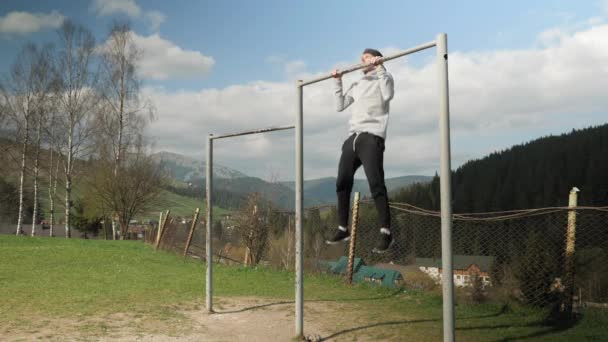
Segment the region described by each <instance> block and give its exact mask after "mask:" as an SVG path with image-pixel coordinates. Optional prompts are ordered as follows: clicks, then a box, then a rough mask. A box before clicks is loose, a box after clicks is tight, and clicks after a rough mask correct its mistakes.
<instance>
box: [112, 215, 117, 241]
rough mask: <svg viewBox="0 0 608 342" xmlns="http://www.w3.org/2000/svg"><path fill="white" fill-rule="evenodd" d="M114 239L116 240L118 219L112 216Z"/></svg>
mask: <svg viewBox="0 0 608 342" xmlns="http://www.w3.org/2000/svg"><path fill="white" fill-rule="evenodd" d="M112 240H116V220H115V219H114V218H112Z"/></svg>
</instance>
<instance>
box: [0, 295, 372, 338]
mask: <svg viewBox="0 0 608 342" xmlns="http://www.w3.org/2000/svg"><path fill="white" fill-rule="evenodd" d="M349 305H350V304H341V303H333V302H314V303H306V305H305V333H306V335H307V336H310V337H311V338H313V339H312V340H313V341H314V340H323V341H326V340H331V341H341V340H342V341H352V340H354V339H356V340H357V341H366V340H367V339H366V338H365V336H357V337H355V336H354V335H351V334H350V333H349V329H348V326H341V325H343V324H344V321H343V316H342V317H340V315H339V313H341V312H348V311H350V310H349V308H348V306H349ZM214 306H215V310H216V313H215V314H212V315H209V314H208V313H207V312H206V310H205V308H204V306H203V305H201V304H197V305H192V306H191V307H190V308H186V309H184V308H183V307H178V306H174V307H169V308H166V310H165V311H166V312H163V313H155V314H153V315H146V314H141V313H140V314H133V313H120V314H112V315H110V316H106V317H83V318H78V319H42V320H36V322H32V321H29V322H28V323H26V322H24V324H19V325H17V324H13V325H11V326H10V327H5V328H0V336H1V338H0V339H1V340H2V341H36V340H38V341H39V340H44V341H121V342H126V341H158V342H160V341H184V342H185V341H294V339H293V336H294V331H295V330H294V329H295V327H294V312H293V310H294V304H293V302H287V301H280V300H271V299H260V298H253V297H248V298H243V297H238V298H222V299H217V300H216V302H215V304H214ZM351 309H352V308H351ZM347 310H348V311H347ZM337 314H338V316H336V315H337ZM337 322H340V323H341V324H336V323H337Z"/></svg>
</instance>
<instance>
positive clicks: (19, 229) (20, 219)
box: [16, 118, 30, 235]
mask: <svg viewBox="0 0 608 342" xmlns="http://www.w3.org/2000/svg"><path fill="white" fill-rule="evenodd" d="M29 130H30V127H29V118H26V119H25V136H24V137H23V146H22V148H21V171H20V174H19V217H17V231H16V235H21V233H22V232H23V227H22V226H23V183H24V181H25V159H26V155H27V144H28V143H29V139H30V134H29Z"/></svg>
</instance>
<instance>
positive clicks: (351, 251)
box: [346, 192, 360, 285]
mask: <svg viewBox="0 0 608 342" xmlns="http://www.w3.org/2000/svg"><path fill="white" fill-rule="evenodd" d="M359 196H360V194H359V192H355V199H354V201H353V219H352V224H351V229H350V245H349V246H348V270H347V271H346V280H347V281H348V284H350V285H352V283H353V271H354V268H355V267H354V266H355V247H356V244H357V224H358V223H359Z"/></svg>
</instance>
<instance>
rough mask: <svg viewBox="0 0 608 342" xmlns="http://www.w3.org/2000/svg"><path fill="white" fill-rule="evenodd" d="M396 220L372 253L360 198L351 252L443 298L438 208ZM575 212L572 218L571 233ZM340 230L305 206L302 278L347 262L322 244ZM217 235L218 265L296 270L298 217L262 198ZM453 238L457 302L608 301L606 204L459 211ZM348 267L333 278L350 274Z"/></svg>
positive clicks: (175, 224) (333, 219)
mask: <svg viewBox="0 0 608 342" xmlns="http://www.w3.org/2000/svg"><path fill="white" fill-rule="evenodd" d="M251 198H253V197H251ZM193 214H194V213H193ZM391 214H392V215H391V220H392V223H391V232H392V234H393V238H394V239H395V242H394V244H393V246H392V247H391V249H390V250H389V251H388V252H387V253H385V254H375V253H372V249H373V247H374V245H375V244H376V241H377V239H378V238H379V226H378V221H377V214H376V210H375V208H374V206H373V203H371V202H369V201H362V202H361V204H360V208H359V220H358V225H357V232H356V245H355V249H354V250H355V256H356V257H357V258H358V265H366V266H367V270H368V271H369V269H370V268H373V269H376V270H392V271H396V273H398V274H399V275H400V277H398V279H395V281H396V282H398V283H404V285H405V286H406V287H408V288H412V289H418V290H422V291H436V292H437V293H439V292H440V290H441V289H440V284H441V271H442V269H441V224H440V221H441V220H440V214H439V212H435V211H430V210H425V209H421V208H417V207H414V206H411V205H408V204H406V203H391ZM569 214H570V215H571V216H572V215H573V214H575V221H574V222H573V224H572V222H571V225H570V229H569V224H568V223H569V217H568V216H569ZM201 216H203V215H201ZM337 226H338V223H337V212H336V207H335V206H321V207H314V208H308V209H307V210H306V212H305V217H304V222H303V230H304V254H305V269H306V272H327V271H330V272H331V271H332V267H331V266H332V265H333V266H335V265H336V264H339V260H340V258H341V257H346V256H348V248H349V246H348V244H347V243H345V244H342V245H335V246H329V245H326V244H325V239H326V238H327V237H329V236H330V235H332V234H333V233H334V232H335V231H334V230H335V229H336V227H337ZM191 228H192V218H190V220H188V219H171V217H170V218H169V220H168V222H167V223H166V226H165V230H164V232H163V234H162V239H161V240H160V243H159V245H158V248H159V249H162V250H167V251H171V252H174V253H178V254H183V253H184V250H185V247H186V244H187V240H188V236H189V232H190V229H191ZM205 229H206V225H205V224H204V222H203V221H202V219H200V218H199V219H198V222H197V225H196V229H195V231H194V234H193V236H192V241H191V243H190V246H189V247H188V251H187V254H188V255H190V256H192V257H195V258H199V259H201V260H204V255H205V247H204V246H205V238H204V235H205V234H204V233H205ZM212 229H213V236H214V244H213V245H214V248H215V251H214V258H215V260H214V262H217V263H221V264H229V265H244V266H247V265H249V266H252V265H264V266H268V267H274V268H278V269H283V270H290V271H292V270H293V267H294V260H295V247H294V215H293V213H292V212H288V211H279V210H274V209H272V207H271V206H269V205H264V204H263V203H260V202H259V198H256V199H251V200H250V201H249V202H248V203H247V204H245V205H244V206H243V208H242V209H241V210H240V211H238V212H234V213H231V214H229V215H228V214H227V215H224V216H217V221H216V222H214V223H213V228H212ZM572 229H574V231H572ZM569 231H570V233H571V234H568V232H569ZM572 233H574V234H572ZM568 237H569V238H568ZM157 238H158V231H157V229H150V230H149V231H147V232H146V241H147V242H148V243H151V244H155V243H156V241H157ZM452 239H453V242H452V243H453V254H454V275H453V276H454V284H455V287H456V294H457V297H456V298H457V300H458V301H471V302H497V303H510V304H514V303H517V304H521V305H529V306H534V307H543V308H551V307H558V308H559V307H560V306H561V309H563V305H564V303H567V304H568V303H573V305H574V310H578V309H580V308H583V307H585V306H606V304H605V303H608V207H576V209H571V208H568V207H559V208H541V209H531V210H516V211H506V212H494V213H475V214H454V217H453V232H452ZM568 241H570V243H571V244H572V246H573V251H572V253H567V252H566V246H567V244H568ZM343 259H344V258H343ZM569 265H570V266H569ZM357 267H359V266H357ZM334 269H335V267H334ZM343 271H344V270H343V269H342V271H340V272H337V273H340V274H344V272H343ZM354 271H355V273H356V272H358V270H357V269H355V270H354ZM368 273H369V272H368ZM393 273H395V272H393ZM384 276H386V274H385V273H383V272H376V273H375V275H374V273H373V272H372V273H371V274H367V275H364V276H360V277H357V276H356V274H355V279H359V280H360V281H372V282H378V283H382V282H383V281H382V280H383V279H381V277H384ZM569 284H573V285H572V286H569ZM564 298H566V299H568V300H566V301H565V300H564Z"/></svg>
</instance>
